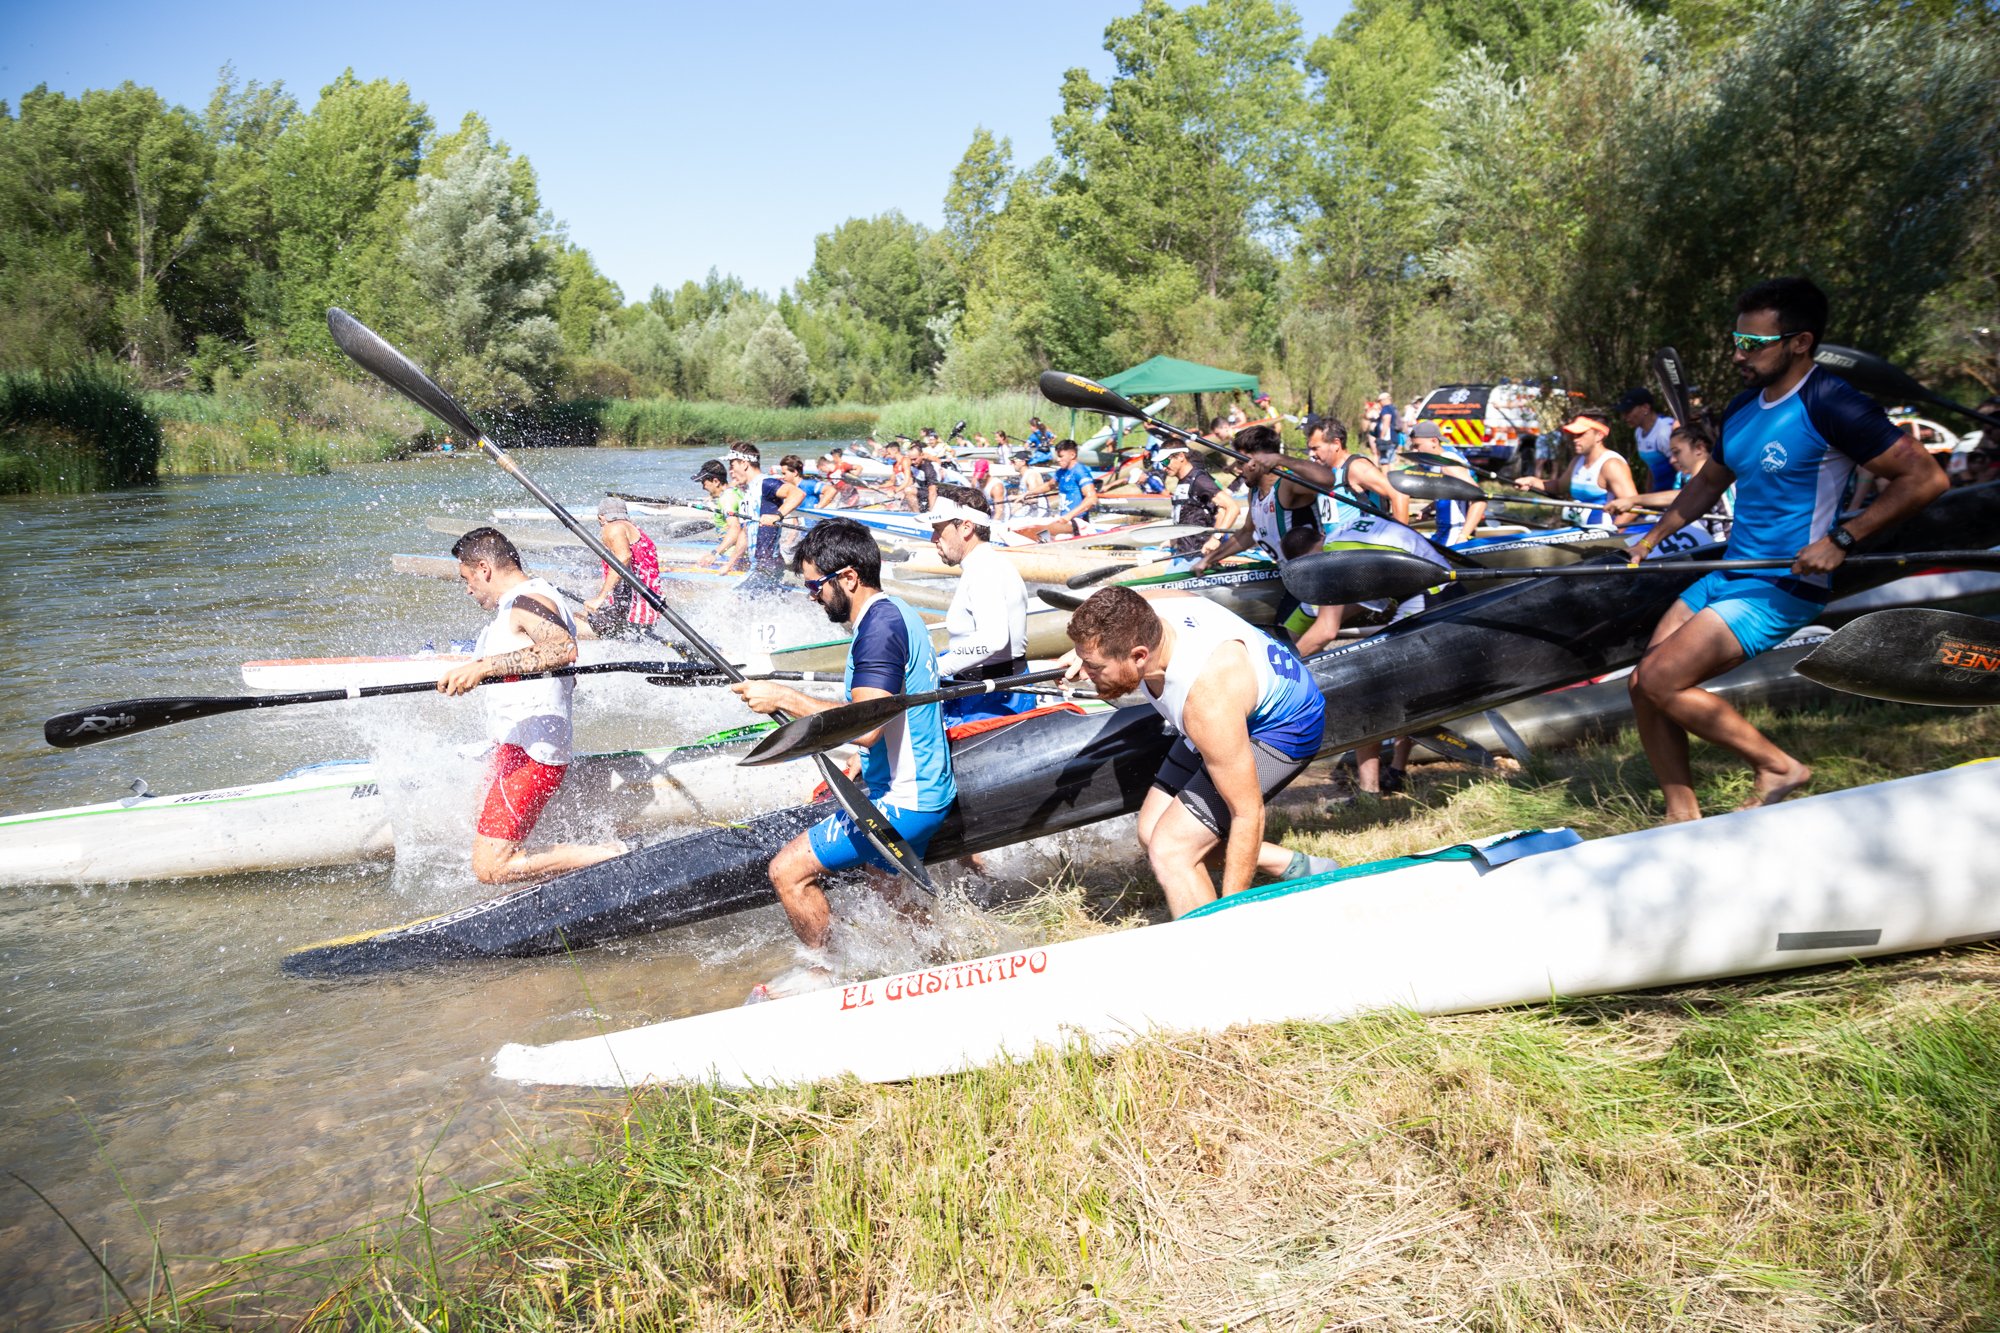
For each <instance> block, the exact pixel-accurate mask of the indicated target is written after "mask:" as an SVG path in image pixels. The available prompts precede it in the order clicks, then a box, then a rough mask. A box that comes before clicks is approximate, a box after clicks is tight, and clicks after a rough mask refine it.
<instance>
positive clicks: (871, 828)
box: [818, 755, 937, 900]
mask: <svg viewBox="0 0 2000 1333" xmlns="http://www.w3.org/2000/svg"><path fill="white" fill-rule="evenodd" d="M818 760H819V773H820V776H821V777H822V778H824V779H825V780H826V788H827V790H828V791H830V792H832V793H833V799H834V801H835V803H837V804H838V805H839V806H840V808H841V809H842V810H845V811H846V812H847V817H848V818H849V819H851V820H853V821H854V826H855V827H856V828H858V829H860V830H861V834H862V836H863V837H865V838H867V839H868V841H869V842H870V843H871V844H873V845H874V848H875V850H876V851H878V852H880V853H882V855H883V856H884V857H885V858H887V859H888V861H889V862H890V864H892V865H894V866H895V867H896V869H897V871H898V872H899V873H901V874H902V875H903V876H904V877H905V878H906V879H908V880H909V881H910V882H911V883H912V884H915V885H916V886H917V887H918V888H920V889H922V890H923V891H924V893H925V895H926V896H928V897H929V898H931V899H933V900H935V899H936V898H937V885H935V884H933V883H931V877H930V874H929V873H928V872H927V871H925V869H924V859H923V858H922V857H921V856H918V855H917V850H916V848H914V847H912V846H910V844H909V843H907V842H905V841H904V840H903V835H902V834H900V833H898V832H896V826H895V825H894V824H891V823H890V822H889V821H888V820H887V819H886V818H884V817H883V815H882V812H881V811H880V810H877V809H876V808H875V806H874V804H873V803H872V802H871V801H869V799H868V797H867V795H866V794H865V793H863V792H862V790H861V789H860V788H859V787H857V786H855V785H854V780H853V779H852V778H850V777H848V776H847V774H845V773H843V772H841V770H840V765H838V764H836V763H834V762H833V761H832V760H831V759H828V758H827V757H826V756H825V755H820V756H818Z"/></svg>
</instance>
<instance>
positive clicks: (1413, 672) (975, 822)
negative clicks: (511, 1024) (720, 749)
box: [284, 483, 2000, 976]
mask: <svg viewBox="0 0 2000 1333" xmlns="http://www.w3.org/2000/svg"><path fill="white" fill-rule="evenodd" d="M1996 542H2000V483H1995V484H1991V485H1986V486H1978V487H1965V488H1961V489H1957V490H1953V491H1950V492H1947V493H1946V494H1945V495H1943V496H1942V497H1940V498H1939V499H1938V500H1937V501H1935V502H1934V503H1933V504H1931V505H1930V506H1929V507H1928V508H1927V509H1925V510H1924V511H1923V512H1922V513H1920V514H1918V515H1917V516H1916V517H1914V518H1912V519H1911V520H1909V521H1908V522H1907V523H1905V524H1903V525H1902V526H1901V527H1900V528H1898V529H1897V530H1896V531H1895V532H1893V533H1891V534H1890V535H1889V537H1888V538H1887V539H1886V540H1882V541H1877V542H1871V543H1869V545H1868V549H1869V550H1873V551H1925V550H1940V549H1952V548H1965V547H1970V546H1986V545H1992V544H1994V543H1996ZM1715 554H1716V555H1719V554H1720V550H1719V549H1718V550H1717V551H1716V552H1715ZM1904 573H1907V571H1896V572H1893V573H1892V572H1891V571H1890V570H1887V569H1884V568H1882V567H1880V566H1862V567H1859V568H1856V569H1853V570H1852V571H1843V572H1842V574H1841V575H1839V576H1837V577H1836V579H1835V581H1834V590H1835V592H1836V594H1845V593H1850V592H1856V591H1859V590H1861V589H1863V588H1867V587H1872V586H1874V585H1875V584H1878V583H1881V582H1884V581H1886V580H1887V579H1889V578H1893V577H1899V576H1901V575H1902V574H1904ZM1695 577H1696V576H1695V575H1693V574H1689V575H1687V576H1684V577H1683V576H1669V575H1655V576H1650V577H1644V578H1630V579H1591V580H1587V581H1586V580H1582V579H1533V580H1524V581H1521V582H1518V583H1505V584H1499V585H1496V586H1494V587H1492V588H1490V589H1487V590H1485V591H1475V592H1469V593H1466V594H1464V595H1460V596H1456V597H1450V598H1444V599H1440V600H1439V602H1438V604H1437V605H1435V606H1433V607H1432V608H1431V609H1429V610H1426V611H1425V612H1423V613H1422V614H1421V615H1417V616H1413V617H1411V618H1410V619H1408V620H1405V621H1402V622H1401V623H1399V624H1396V625H1392V626H1390V627H1389V628H1388V629H1386V630H1384V631H1382V632H1381V633H1380V634H1377V635H1374V636H1373V637H1371V638H1367V639H1362V640H1359V641H1357V642H1355V643H1352V644H1344V645H1342V646H1339V647H1336V648H1333V649H1331V650H1329V651H1327V652H1325V653H1321V654H1318V655H1317V656H1315V657H1314V658H1313V659H1312V660H1311V662H1310V663H1308V665H1309V666H1310V667H1311V669H1312V672H1313V675H1314V676H1315V678H1316V679H1317V681H1318V683H1319V686H1320V689H1321V691H1322V693H1324V694H1325V696H1326V699H1327V723H1326V735H1325V738H1324V740H1323V742H1322V746H1321V752H1322V753H1326V752H1328V751H1335V752H1337V751H1340V750H1345V749H1348V748H1350V747H1353V746H1356V745H1362V744H1366V743H1367V742H1369V741H1375V740H1380V739H1383V738H1385V737H1390V736H1401V735H1407V734H1410V733H1412V732H1420V731H1423V730H1426V729H1428V728H1430V727H1435V726H1440V725H1443V724H1445V723H1448V722H1450V721H1451V720H1453V719H1454V718H1462V717H1465V716H1467V715H1468V714H1477V713H1480V712H1484V711H1485V710H1488V709H1492V708H1497V707H1498V706H1500V705H1502V704H1506V703H1511V702H1513V701H1514V700H1516V699H1522V698H1526V697H1527V696H1529V695H1535V694H1541V693H1543V692H1545V691H1548V690H1553V689H1558V688H1560V687H1562V686H1565V685H1571V684H1575V683H1576V682H1578V681H1584V680H1590V679H1592V678H1594V677H1597V676H1601V675H1603V674H1605V673H1606V672H1608V671H1614V670H1616V669H1618V668H1619V667H1622V666H1629V665H1630V664H1631V663H1633V662H1635V661H1637V660H1638V658H1639V655H1640V653H1641V651H1642V650H1643V649H1644V648H1645V645H1646V642H1647V640H1648V639H1649V638H1650V637H1651V635H1652V631H1653V626H1654V625H1655V624H1656V623H1657V622H1658V620H1659V618H1660V616H1661V615H1662V614H1664V613H1665V612H1666V610H1667V608H1668V607H1669V606H1671V605H1672V604H1673V602H1674V599H1675V598H1676V597H1678V596H1679V594H1680V592H1681V590H1682V589H1683V588H1685V587H1686V586H1687V584H1688V583H1690V582H1691V581H1692V580H1693V579H1694V578H1695ZM1171 740H1172V737H1171V736H1169V735H1168V734H1167V733H1166V731H1165V730H1164V727H1163V725H1162V723H1161V721H1160V718H1159V715H1158V714H1157V713H1155V712H1154V711H1153V710H1152V709H1151V708H1147V707H1143V706H1141V707H1136V708H1121V709H1116V710H1112V711H1108V712H1097V713H1088V714H1079V713H1072V712H1063V711H1059V712H1049V713H1042V714H1037V715H1034V716H1030V717H1027V718H1024V719H1022V720H1021V721H1019V722H1016V723H1013V724H1011V725H1008V726H1003V727H1000V728H998V729H996V730H993V731H989V732H985V733H983V734H980V735H976V736H973V737H971V738H969V739H967V740H962V741H957V742H954V744H953V746H952V762H953V766H954V769H955V773H956V776H957V780H958V788H959V800H958V805H957V807H956V809H955V810H954V811H953V813H952V815H951V816H950V817H949V818H948V819H947V820H946V822H945V823H944V824H943V825H942V826H941V827H940V828H939V830H938V832H937V834H936V836H935V837H934V838H933V840H932V842H931V845H930V848H929V850H928V852H927V854H926V859H927V860H930V861H933V862H936V861H946V860H950V859H952V858H955V857H959V856H964V855H966V854H967V853H970V852H979V851H988V850H991V849H993V848H997V847H1005V846H1009V845H1011V844H1013V843H1017V842H1022V841H1025V840H1026V839H1029V838H1037V837H1042V836H1044V835H1046V834H1051V833H1059V832H1061V831H1063V830H1065V829H1071V828H1077V827H1080V826H1082V825H1084V824H1090V823H1095V822H1097V821H1098V820H1102V819H1109V818H1112V817H1114V816H1117V815H1122V814H1129V813H1131V812H1132V811H1134V810H1136V809H1138V807H1139V802H1140V801H1141V800H1142V799H1143V798H1144V796H1145V793H1146V790H1147V788H1148V786H1149V785H1150V783H1151V780H1152V777H1153V774H1154V772H1155V771H1157V769H1158V767H1159V763H1160V760H1161V758H1162V757H1163V756H1164V755H1165V753H1166V750H1167V746H1168V745H1169V743H1170V742H1171ZM831 808H832V807H830V806H826V805H818V806H802V807H796V808H793V809H790V810H780V811H775V812H773V813H771V814H767V815H762V816H759V817H758V818H756V819H753V820H748V821H746V822H744V823H742V824H740V825H734V826H731V827H728V828H718V829H706V830H703V831H701V832H697V833H691V834H688V835H686V836H683V837H678V838H672V839H669V840H667V841H665V842H662V843H658V844H656V845H654V846H651V847H646V848H642V849H641V850H639V851H636V852H632V853H629V854H627V855H625V856H622V857H618V858H616V859H614V860H611V861H606V862H604V863H602V864H600V865H595V866H591V867H590V868H588V869H585V870H579V871H575V872H573V873H571V874H568V875H563V876H560V877H558V878H556V879H553V880H550V881H548V882H546V883H543V884H540V885H536V886H535V887H533V888H528V889H522V890H518V891H516V892H514V893H511V894H508V895H506V896H504V897H500V898H496V899H492V900H490V901H487V902H482V903H476V904H473V905H471V906H469V907H464V908H461V909H459V910H458V911H455V912H450V913H447V914H445V915H443V916H439V917H433V918H430V919H428V920H424V921H418V922H412V923H410V924H408V925H403V926H396V927H392V928H389V929H386V930H380V931H375V932H372V933H368V934H362V935H355V936H350V937H348V938H345V939H340V940H331V941H327V942H325V943H321V944H316V945H312V946H309V947H307V948H305V949H301V950H299V951H297V952H295V953H292V954H289V955H287V956H286V958H285V960H284V967H285V970H286V971H288V972H291V973H294V974H297V975H302V976H343V975H353V974H359V973H369V972H380V971H387V970H391V969H397V968H406V967H416V966H422V965H425V964H429V963H436V962H443V961H448V960H453V959H468V958H491V957H527V956H533V955H537V954H548V953H554V952H559V951H562V950H565V949H571V948H581V947H586V946H589V945H593V944H598V943H602V942H604V941H607V940H613V939H618V938H620V937H623V936H629V935H637V934H643V933H646V932H648V931H655V930H663V929H667V928H669V927H673V926H683V925H689V924H692V923H694V922H697V921H703V920H707V919H709V918H711V917H717V916H722V915H726V914H728V913H731V912H738V911H742V910H745V909H746V908H750V907H756V906H761V905H764V904H766V903H769V902H771V901H773V897H772V893H771V889H770V884H769V881H768V879H767V878H766V866H767V864H768V862H769V859H770V857H771V854H772V853H773V852H775V851H776V850H777V849H778V848H779V847H780V846H781V845H782V844H783V843H784V842H785V841H786V840H787V839H788V838H790V837H791V836H792V835H793V834H795V833H797V832H798V831H799V830H801V829H803V828H805V827H807V826H808V825H810V824H811V823H813V822H814V821H816V820H818V819H820V818H822V817H824V816H825V814H826V813H827V812H828V811H829V810H830V809H831Z"/></svg>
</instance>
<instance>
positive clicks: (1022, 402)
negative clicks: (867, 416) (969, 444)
mask: <svg viewBox="0 0 2000 1333" xmlns="http://www.w3.org/2000/svg"><path fill="white" fill-rule="evenodd" d="M878 412H879V416H878V417H877V419H876V423H875V429H876V432H877V434H878V435H880V436H883V437H887V436H891V435H909V436H912V437H914V436H915V435H916V433H917V432H918V431H920V430H922V429H923V428H924V427H926V426H928V427H930V428H931V429H932V430H935V431H936V432H937V433H938V435H939V436H940V437H942V436H944V435H946V434H948V433H949V432H950V431H951V428H952V427H953V426H955V425H957V424H958V423H959V422H961V421H963V422H964V423H965V433H966V435H967V436H968V437H970V436H973V435H984V436H986V437H987V438H988V439H989V440H990V439H992V437H993V432H994V431H995V430H1004V431H1006V432H1007V434H1008V435H1010V436H1011V437H1013V438H1014V439H1015V440H1016V441H1021V440H1025V439H1026V438H1027V435H1028V418H1029V417H1035V416H1040V417H1046V418H1048V420H1049V428H1050V429H1051V430H1053V431H1055V432H1056V433H1057V434H1058V435H1059V436H1060V435H1061V434H1062V433H1063V432H1064V431H1066V430H1067V429H1068V422H1069V413H1068V412H1056V411H1054V410H1052V408H1051V406H1050V404H1049V401H1048V400H1047V399H1046V398H1043V397H1042V396H1041V395H1040V394H1035V393H1002V394H995V395H993V396H992V397H990V398H965V397H960V396H956V395H952V394H933V395H931V396H929V397H926V398H905V399H902V400H900V401H898V402H893V403H886V404H884V405H883V406H882V407H881V408H879V409H878ZM1100 424H1101V423H1100V422H1099V421H1098V419H1097V418H1095V417H1092V418H1088V419H1087V420H1084V421H1080V422H1079V424H1078V429H1080V430H1082V431H1083V432H1084V434H1085V435H1089V434H1091V433H1094V432H1095V431H1096V430H1097V429H1098V428H1099V426H1100ZM1023 447H1025V446H1023Z"/></svg>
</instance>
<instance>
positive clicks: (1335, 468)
mask: <svg viewBox="0 0 2000 1333" xmlns="http://www.w3.org/2000/svg"><path fill="white" fill-rule="evenodd" d="M1300 424H1301V425H1302V426H1303V427H1304V429H1305V433H1306V453H1307V455H1308V457H1307V458H1305V459H1302V460H1301V461H1300V462H1298V463H1297V464H1294V465H1293V466H1294V470H1295V471H1296V472H1297V473H1298V474H1299V475H1300V476H1301V477H1303V478H1305V479H1306V480H1307V481H1311V482H1316V483H1318V484H1319V485H1321V486H1325V487H1327V488H1328V489H1329V490H1331V491H1332V492H1333V494H1331V495H1320V496H1318V497H1316V499H1315V500H1314V506H1313V508H1314V512H1315V514H1316V515H1317V517H1318V519H1319V530H1320V531H1319V537H1318V539H1317V540H1316V541H1314V540H1311V539H1310V536H1309V534H1308V532H1307V530H1306V529H1304V528H1299V529H1295V530H1293V531H1292V532H1288V533H1286V534H1285V538H1284V543H1285V544H1284V546H1283V547H1282V548H1281V554H1283V555H1284V556H1285V557H1286V558H1288V559H1291V558H1296V557H1297V556H1299V555H1302V554H1305V553H1306V552H1309V551H1312V550H1314V549H1318V550H1322V551H1369V550H1387V551H1395V552H1398V553H1400V554H1403V555H1414V556H1417V557H1418V558H1420V559H1424V560H1429V561H1431V562H1432V563H1433V564H1437V565H1443V564H1444V563H1445V556H1444V553H1443V552H1442V551H1440V550H1439V549H1438V547H1437V545H1436V543H1434V542H1431V541H1428V540H1426V539H1425V538H1424V535H1423V534H1422V533H1420V532H1418V531H1417V530H1416V529H1415V528H1412V527H1411V526H1410V524H1409V517H1410V498H1409V497H1408V496H1407V495H1404V494H1403V493H1402V492H1401V491H1399V490H1397V489H1396V488H1395V487H1394V486H1392V485H1390V484H1389V476H1388V473H1386V472H1385V471H1383V469H1382V467H1381V465H1380V464H1378V463H1377V462H1376V461H1375V460H1374V459H1372V458H1370V457H1369V456H1367V455H1366V454H1357V453H1354V452H1351V451H1350V450H1349V449H1348V447H1347V425H1346V423H1345V422H1343V421H1341V419H1340V418H1339V417H1336V416H1333V415H1331V414H1328V413H1324V412H1309V413H1307V414H1306V417H1305V419H1304V421H1303V422H1301V423H1300ZM1418 424H1419V425H1420V426H1423V425H1430V427H1431V429H1432V430H1433V431H1435V430H1436V429H1437V427H1436V426H1435V425H1433V424H1431V423H1428V422H1420V423H1418ZM1282 484H1284V485H1287V486H1292V485H1294V484H1293V483H1291V482H1285V483H1282ZM1295 489H1297V490H1299V491H1300V492H1301V493H1302V494H1310V492H1306V491H1305V490H1304V488H1303V487H1295ZM1423 609H1424V594H1423V593H1417V594H1416V595H1415V596H1412V597H1408V598H1405V599H1404V600H1403V601H1401V602H1390V601H1388V600H1386V599H1384V600H1381V601H1369V602H1359V603H1356V604H1354V605H1353V606H1312V605H1302V606H1300V607H1299V608H1298V609H1297V610H1296V611H1294V612H1292V613H1291V615H1289V616H1287V617H1286V618H1285V620H1284V622H1283V623H1284V626H1285V628H1286V629H1287V630H1289V631H1291V633H1292V634H1293V636H1294V642H1293V647H1294V648H1295V649H1296V650H1297V652H1298V654H1299V656H1301V657H1310V656H1312V655H1313V654H1314V653H1316V652H1319V651H1320V650H1321V649H1322V648H1326V647H1329V646H1331V645H1332V644H1333V642H1334V641H1335V640H1336V639H1337V638H1338V637H1339V636H1340V627H1341V625H1342V624H1344V623H1345V622H1346V620H1347V618H1348V617H1349V616H1350V615H1351V614H1352V613H1354V612H1356V611H1362V610H1366V611H1372V612H1375V613H1377V614H1378V615H1380V614H1386V615H1387V616H1388V618H1389V623H1390V624H1394V623H1395V622H1396V621H1398V620H1402V619H1405V618H1407V617H1409V616H1413V615H1415V614H1416V613H1417V612H1419V611H1421V610H1423ZM1409 758H1410V739H1409V737H1407V736H1398V737H1397V738H1396V741H1395V744H1394V745H1393V746H1392V747H1391V750H1390V759H1389V766H1388V769H1387V770H1386V771H1384V769H1383V768H1382V756H1381V752H1380V750H1379V749H1378V748H1376V747H1373V746H1371V747H1368V749H1367V751H1366V753H1364V754H1362V755H1359V756H1358V757H1357V758H1356V760H1355V766H1354V784H1355V786H1356V787H1357V788H1358V789H1359V791H1360V793H1361V794H1362V795H1364V796H1381V795H1385V794H1394V793H1395V792H1398V791H1401V790H1402V788H1403V771H1404V769H1405V768H1406V767H1407V766H1408V764H1409Z"/></svg>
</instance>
